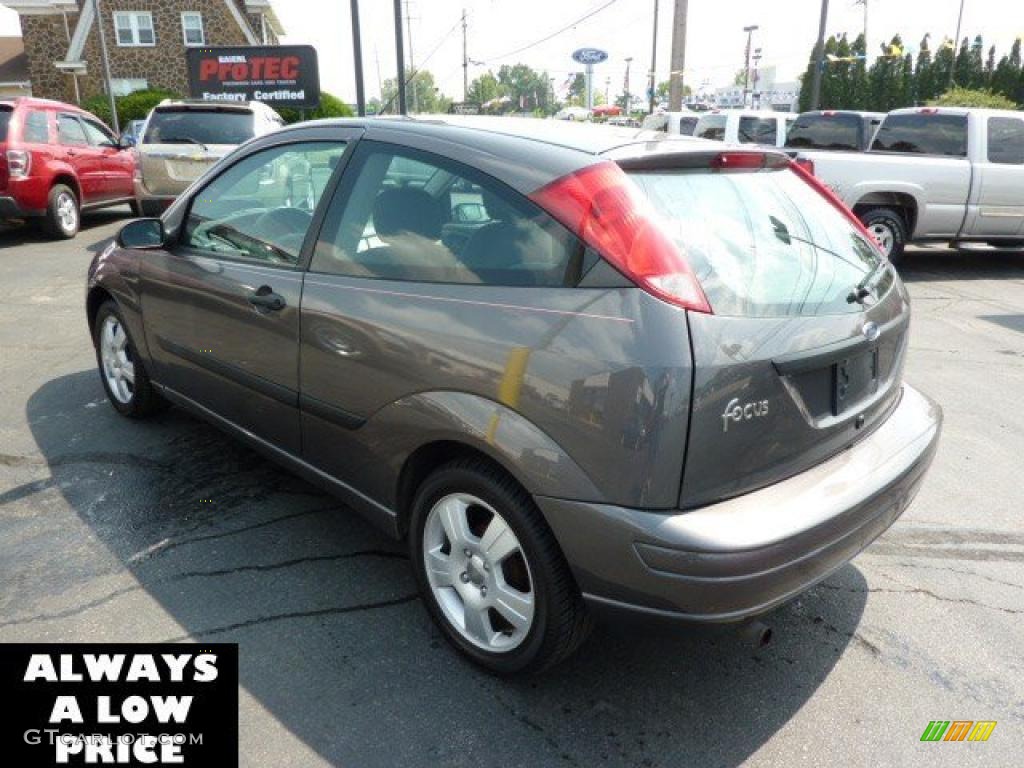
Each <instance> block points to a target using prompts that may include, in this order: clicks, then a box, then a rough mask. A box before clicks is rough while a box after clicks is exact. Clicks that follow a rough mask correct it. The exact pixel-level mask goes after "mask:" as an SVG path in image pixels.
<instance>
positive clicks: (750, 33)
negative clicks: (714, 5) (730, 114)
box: [743, 24, 758, 107]
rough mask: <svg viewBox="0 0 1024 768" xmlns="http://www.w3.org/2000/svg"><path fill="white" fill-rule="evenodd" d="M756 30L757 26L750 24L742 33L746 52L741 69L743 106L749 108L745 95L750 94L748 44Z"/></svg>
mask: <svg viewBox="0 0 1024 768" xmlns="http://www.w3.org/2000/svg"><path fill="white" fill-rule="evenodd" d="M757 29H758V26H757V24H751V25H750V26H749V27H744V28H743V31H744V32H746V33H747V50H746V54H745V57H746V65H745V66H744V68H743V106H744V107H746V106H749V105H748V104H747V94H748V93H749V92H750V44H751V43H752V42H753V38H754V32H756V31H757Z"/></svg>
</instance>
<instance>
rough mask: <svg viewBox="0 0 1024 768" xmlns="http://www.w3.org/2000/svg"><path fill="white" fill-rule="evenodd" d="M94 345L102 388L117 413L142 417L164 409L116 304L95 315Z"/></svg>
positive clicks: (162, 402)
mask: <svg viewBox="0 0 1024 768" xmlns="http://www.w3.org/2000/svg"><path fill="white" fill-rule="evenodd" d="M93 343H94V344H95V346H96V362H97V364H98V365H99V369H100V379H101V380H102V382H103V389H104V390H105V391H106V393H107V398H108V399H109V400H110V403H111V405H113V406H114V408H116V409H117V411H118V413H120V414H122V415H124V416H129V417H131V418H142V417H144V416H148V415H150V414H151V413H154V412H155V411H158V410H160V409H161V408H162V407H163V406H164V404H165V401H164V400H163V398H161V397H160V395H159V393H158V392H157V391H156V390H155V389H154V387H153V384H152V382H150V380H149V375H148V374H147V373H146V368H145V365H144V364H143V362H142V360H141V359H140V358H139V355H138V353H137V352H136V351H135V344H134V343H133V342H132V339H131V336H129V335H128V328H127V327H126V326H125V324H124V320H123V319H122V317H121V311H120V310H119V309H118V306H117V304H115V303H114V302H113V301H107V302H104V304H103V305H102V306H101V307H100V308H99V311H98V312H97V313H96V321H95V323H94V324H93Z"/></svg>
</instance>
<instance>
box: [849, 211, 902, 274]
mask: <svg viewBox="0 0 1024 768" xmlns="http://www.w3.org/2000/svg"><path fill="white" fill-rule="evenodd" d="M860 220H861V221H862V222H863V224H864V226H865V227H867V228H868V230H870V229H871V228H872V227H884V228H885V229H887V230H888V231H889V233H890V234H891V236H892V247H891V250H890V251H889V261H891V262H892V263H893V264H899V263H900V262H901V261H902V260H903V252H904V249H905V248H906V246H907V237H908V235H907V222H906V220H905V219H904V218H903V215H902V214H901V213H900V212H899V211H895V210H893V209H892V208H869V209H868V210H866V211H864V212H863V213H861V215H860Z"/></svg>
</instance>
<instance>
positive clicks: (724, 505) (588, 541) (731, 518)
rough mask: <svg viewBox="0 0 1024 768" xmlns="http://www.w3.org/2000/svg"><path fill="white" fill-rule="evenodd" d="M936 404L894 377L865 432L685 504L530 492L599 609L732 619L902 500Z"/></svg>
mask: <svg viewBox="0 0 1024 768" xmlns="http://www.w3.org/2000/svg"><path fill="white" fill-rule="evenodd" d="M941 428H942V410H941V408H940V407H939V406H938V405H937V404H936V403H935V402H934V401H932V400H931V399H929V398H928V397H926V396H924V395H922V394H921V393H920V392H918V391H917V390H915V389H913V388H911V387H909V386H904V388H903V392H902V395H901V398H900V401H899V404H898V405H897V407H896V408H895V410H894V411H893V412H892V414H890V416H889V418H888V419H887V420H886V421H885V423H884V424H882V425H881V426H880V427H879V428H878V429H876V430H875V431H874V432H873V433H872V434H871V435H869V436H867V437H866V438H864V439H863V440H861V441H860V442H859V443H857V444H856V445H854V446H852V447H851V448H849V449H847V450H845V451H844V452H842V453H841V454H839V455H838V456H835V457H833V458H832V459H829V460H828V461H826V462H823V463H822V464H819V465H818V466H816V467H814V468H813V469H810V470H808V471H806V472H803V473H801V474H799V475H796V476H794V477H791V478H789V479H788V480H784V481H782V482H780V483H776V484H775V485H771V486H768V487H766V488H762V489H760V490H757V491H754V492H751V493H748V494H745V495H743V496H740V497H737V498H733V499H729V500H727V501H723V502H720V503H717V504H712V505H710V506H706V507H702V508H699V509H694V510H688V511H676V512H664V511H644V510H636V509H627V508H623V507H614V506H608V505H602V504H591V503H585V502H579V501H567V500H563V499H553V498H548V497H539V498H538V499H537V502H538V504H539V505H540V507H541V509H542V510H543V512H544V514H545V516H546V518H547V520H548V522H549V523H550V525H551V527H552V528H553V530H554V532H555V536H556V537H557V538H558V540H559V543H560V544H561V546H562V549H563V551H564V552H565V555H566V558H567V559H568V561H569V563H570V565H571V567H572V569H573V572H574V574H575V576H576V579H577V582H578V584H579V585H580V588H581V589H582V591H583V593H584V598H585V599H586V600H587V601H588V603H589V604H590V605H591V606H592V608H594V609H595V611H596V612H598V613H612V614H621V613H631V614H645V615H648V616H651V617H661V618H666V619H679V620H687V621H694V622H729V621H741V620H743V619H747V618H749V617H752V616H756V615H758V614H760V613H763V612H765V611H768V610H770V609H772V608H774V607H775V606H777V605H779V604H781V603H783V602H785V601H786V600H789V599H790V598H792V597H794V596H796V595H797V594H799V593H800V592H802V591H803V590H805V589H807V588H808V587H810V586H811V585H813V584H814V583H816V582H818V581H820V580H821V579H823V578H825V577H826V576H828V575H829V574H830V573H832V572H833V571H835V570H836V569H838V568H839V567H841V566H842V565H844V564H845V563H847V562H849V561H850V560H851V559H852V558H853V557H854V556H856V555H857V554H858V553H859V552H860V551H861V550H862V549H864V548H865V547H866V546H867V545H868V544H870V543H871V542H872V541H874V540H875V539H876V538H877V537H878V536H879V535H880V534H881V533H883V532H884V531H885V530H886V529H887V528H888V527H889V526H890V525H892V524H893V522H894V521H895V520H896V518H898V517H899V516H900V514H902V512H903V510H905V509H906V508H907V506H908V505H909V504H910V502H911V500H912V499H913V497H914V494H915V493H916V492H917V489H918V487H919V486H920V484H921V481H922V479H923V478H924V475H925V472H926V471H927V469H928V467H929V465H930V464H931V461H932V458H933V456H934V454H935V450H936V447H937V445H938V440H939V433H940V432H941Z"/></svg>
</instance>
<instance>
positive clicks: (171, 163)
mask: <svg viewBox="0 0 1024 768" xmlns="http://www.w3.org/2000/svg"><path fill="white" fill-rule="evenodd" d="M254 135H255V118H254V116H253V113H252V111H251V110H249V109H239V108H237V107H236V108H231V107H224V106H214V105H211V106H209V107H206V106H203V107H196V106H168V107H157V108H156V109H155V110H154V111H153V114H152V115H151V116H150V118H149V122H148V123H147V125H146V132H145V135H144V136H143V138H142V142H141V143H140V144H139V145H138V153H139V162H140V164H141V167H142V178H143V182H144V183H145V185H146V188H147V189H148V190H149V191H150V192H151V193H152V194H154V195H177V194H179V193H181V192H183V191H184V190H185V188H186V187H188V185H189V184H191V183H192V182H193V181H195V180H196V179H198V178H199V177H200V176H202V175H203V174H204V173H206V171H207V170H209V169H210V168H211V167H212V166H213V165H214V164H215V163H216V162H217V161H218V160H220V159H221V158H222V157H224V156H225V155H227V154H228V153H229V152H231V150H233V149H234V148H235V147H237V146H238V145H239V144H243V143H245V142H246V141H248V140H249V139H251V138H252V137H253V136H254Z"/></svg>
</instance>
